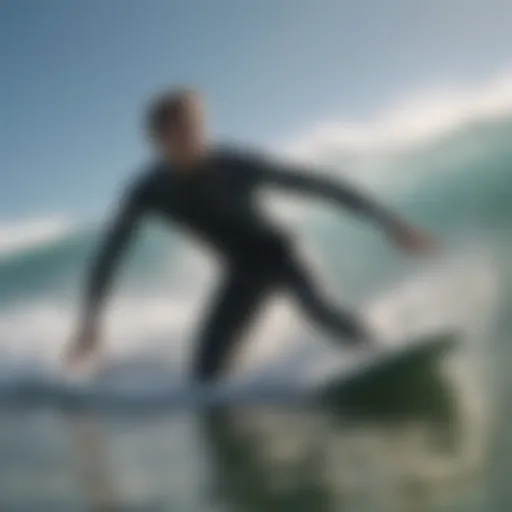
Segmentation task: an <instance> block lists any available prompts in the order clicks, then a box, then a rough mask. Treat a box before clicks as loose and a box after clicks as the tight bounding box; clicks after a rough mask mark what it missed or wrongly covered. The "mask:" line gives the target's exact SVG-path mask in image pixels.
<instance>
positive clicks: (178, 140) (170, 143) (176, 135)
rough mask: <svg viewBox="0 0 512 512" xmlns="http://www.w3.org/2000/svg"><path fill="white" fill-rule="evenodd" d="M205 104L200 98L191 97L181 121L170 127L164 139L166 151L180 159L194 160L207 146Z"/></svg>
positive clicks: (182, 113)
mask: <svg viewBox="0 0 512 512" xmlns="http://www.w3.org/2000/svg"><path fill="white" fill-rule="evenodd" d="M204 110H205V109H204V104H203V101H202V100H201V98H199V97H198V96H190V97H189V98H187V100H186V102H185V104H184V105H183V109H182V112H181V113H180V116H179V119H176V120H175V121H174V123H172V124H170V125H169V128H168V130H167V132H166V133H165V135H164V136H163V137H162V143H163V145H164V150H165V151H166V152H167V153H170V154H171V155H173V156H176V157H177V158H180V159H194V158H196V157H197V156H199V155H200V154H201V153H202V152H203V150H204V148H205V145H206V119H205V111H204Z"/></svg>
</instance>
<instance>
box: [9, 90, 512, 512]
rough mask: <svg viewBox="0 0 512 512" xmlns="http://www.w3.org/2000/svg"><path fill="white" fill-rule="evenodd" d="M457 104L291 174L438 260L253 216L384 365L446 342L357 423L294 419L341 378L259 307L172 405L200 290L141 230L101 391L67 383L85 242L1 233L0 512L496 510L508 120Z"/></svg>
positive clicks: (169, 251) (349, 356) (298, 335)
mask: <svg viewBox="0 0 512 512" xmlns="http://www.w3.org/2000/svg"><path fill="white" fill-rule="evenodd" d="M477 99H478V98H477ZM477 99H475V98H473V97H468V98H465V99H464V101H465V103H464V102H463V103H464V104H463V105H462V106H461V105H460V104H458V108H459V110H457V109H455V110H457V112H459V115H456V113H454V111H450V112H451V113H450V115H448V114H446V108H445V107H446V105H445V103H442V102H441V105H437V108H436V109H433V108H431V109H430V110H429V109H427V108H426V109H424V110H425V111H428V112H434V113H433V114H431V117H432V118H434V117H435V113H436V112H437V114H438V117H435V122H427V121H425V120H424V119H423V122H422V123H421V122H420V121H418V120H417V118H418V116H419V114H416V115H415V116H413V117H414V119H415V120H416V124H411V125H410V126H409V125H408V124H407V123H405V122H402V124H400V123H398V121H396V122H394V121H393V119H395V118H396V119H398V120H400V119H402V117H403V116H402V114H400V115H399V114H396V115H395V118H393V117H391V118H390V117H389V116H388V117H386V116H384V118H383V119H382V120H381V121H379V122H377V123H375V124H374V125H373V126H372V127H366V128H365V129H363V128H361V127H359V128H357V129H356V128H354V127H352V129H351V131H350V130H349V132H350V133H348V135H347V131H346V130H345V131H344V132H343V133H344V140H343V141H340V140H338V139H336V137H330V138H329V137H326V136H325V134H324V136H323V139H322V140H324V141H327V142H328V143H326V144H324V145H318V144H317V145H316V146H315V151H309V154H308V156H309V158H311V159H313V160H314V161H315V162H316V163H317V164H318V165H322V166H325V167H326V168H327V169H333V171H332V172H337V171H336V169H338V168H340V167H342V168H343V169H345V170H346V172H347V173H348V174H349V175H350V177H351V178H352V179H353V180H355V181H358V182H360V183H362V184H363V185H364V186H365V187H367V188H368V190H370V191H372V192H373V193H374V194H376V195H378V196H379V197H382V200H384V201H387V202H388V203H389V204H391V205H394V207H395V208H396V209H397V210H398V211H400V212H402V213H403V214H405V215H408V216H409V217H410V218H411V220H413V221H415V222H416V223H418V224H420V225H422V226H424V227H425V228H426V229H428V230H430V231H432V232H433V233H435V234H436V235H437V236H438V237H439V238H440V240H441V242H442V245H443V250H442V251H441V252H440V253H439V254H437V255H435V256H434V257H432V258H420V259H419V260H415V259H412V258H410V257H407V256H404V255H401V254H398V253H397V252H396V250H395V249H393V248H392V247H390V246H389V245H388V244H387V242H386V241H385V240H384V239H383V238H382V236H381V235H380V233H379V232H378V230H375V229H373V227H372V226H368V225H365V224H364V223H362V222H360V221H357V220H354V219H352V218H351V217H350V215H348V214H347V215H345V214H343V213H340V212H337V211H334V210H331V209H327V208H324V207H322V206H321V205H311V206H310V205H309V203H303V202H301V203H295V202H293V201H290V200H288V201H287V202H285V203H282V202H281V198H278V197H273V196H272V195H268V196H265V197H263V198H262V200H263V201H265V204H268V207H269V209H270V210H272V211H273V212H274V213H275V214H276V215H278V216H279V217H280V219H281V222H282V223H283V224H285V225H286V226H288V228H289V229H290V230H292V231H294V232H295V233H296V236H297V239H298V240H299V241H300V242H299V243H298V245H299V250H301V251H303V252H304V258H306V259H309V260H310V261H311V265H312V267H314V268H315V269H317V271H318V273H319V275H318V279H319V280H321V281H322V282H323V283H326V285H327V284H328V286H326V287H327V288H329V290H330V292H331V293H332V295H333V297H334V299H335V300H340V301H344V302H346V303H349V304H352V305H353V307H355V308H359V309H360V310H361V311H362V312H363V314H365V315H367V318H368V322H369V323H371V325H372V326H374V328H375V329H377V330H378V332H379V333H380V335H381V338H382V342H383V344H392V343H395V342H398V340H407V339H410V338H412V337H414V336H415V335H417V334H419V333H422V332H424V331H429V330H433V329H437V328H446V327H450V328H451V329H456V330H457V332H459V333H460V339H461V343H460V345H459V346H458V347H457V348H456V350H454V351H453V352H452V353H451V354H450V355H449V357H448V358H447V359H446V360H445V361H443V362H442V364H441V363H440V364H439V366H438V367H437V366H436V367H435V371H434V369H432V368H430V369H429V371H428V372H427V371H421V372H420V371H418V373H417V374H415V375H412V376H411V375H410V376H409V377H408V378H407V379H406V380H404V382H402V383H401V385H400V386H399V388H400V389H399V392H397V390H396V389H395V390H394V391H393V392H389V393H384V391H382V390H381V391H382V394H379V397H378V399H376V398H372V399H370V400H366V401H365V403H364V404H363V405H364V406H362V407H361V408H359V409H358V410H357V413H356V412H355V411H354V410H347V409H346V408H344V407H341V406H340V404H338V403H337V402H336V400H329V401H327V402H326V401H319V400H311V399H308V400H304V397H306V396H309V395H308V393H310V391H311V390H312V389H313V387H314V386H315V385H316V384H318V383H319V382H321V381H322V380H323V379H332V378H335V377H336V378H338V377H340V376H342V375H344V372H347V371H351V370H353V369H354V368H356V367H357V365H358V364H359V363H360V358H361V357H362V356H361V355H360V354H357V353H356V354H354V353H351V352H349V351H346V350H343V349H340V347H339V345H337V344H336V343H332V340H329V339H327V338H325V337H324V336H323V334H322V333H319V332H317V331H316V330H315V329H314V328H313V327H311V326H309V325H308V324H306V323H304V321H303V320H302V318H301V317H300V315H298V314H297V312H296V310H295V309H294V307H293V304H290V303H289V301H288V298H287V297H276V298H275V300H274V301H273V302H272V304H269V307H268V310H267V311H266V312H265V314H264V315H263V316H262V318H261V320H260V321H259V322H258V325H257V326H255V329H254V332H253V333H252V335H251V339H250V340H248V343H247V344H246V346H245V347H244V349H243V351H242V352H241V354H240V356H239V360H238V364H237V367H236V368H235V369H234V370H233V373H232V375H231V376H230V377H229V378H228V379H227V380H226V382H223V383H222V384H221V385H220V387H219V388H218V389H215V390H211V389H210V390H206V391H205V390H200V389H196V388H195V387H194V386H193V385H192V384H190V383H189V382H188V381H187V378H186V369H187V364H188V362H189V358H190V352H191V350H190V349H191V347H192V346H193V335H194V326H195V325H196V322H197V318H198V317H199V316H200V314H201V310H202V308H204V307H205V305H206V302H207V297H208V291H209V290H210V289H211V287H212V286H214V282H215V279H216V275H217V274H216V270H217V269H216V268H215V266H214V265H213V264H212V263H211V262H210V261H209V259H208V257H207V255H205V254H203V251H202V250H201V248H200V247H199V248H198V247H196V246H194V244H193V243H191V242H190V241H189V240H187V239H186V238H185V237H183V236H182V235H180V234H179V233H174V232H171V233H169V232H167V231H165V230H164V229H163V228H162V227H161V226H148V227H147V228H145V229H144V230H143V232H141V233H140V234H139V243H138V244H136V246H135V247H134V249H133V251H132V253H131V254H130V255H129V258H128V259H127V263H126V265H125V266H124V267H123V270H122V272H121V276H120V278H119V279H118V282H117V283H116V287H115V294H114V296H113V298H112V301H111V303H110V306H109V311H108V312H109V314H108V315H107V318H106V332H107V336H106V340H107V343H106V353H105V354H104V357H103V361H104V368H103V370H102V372H100V375H99V376H97V377H95V378H93V379H90V380H87V379H86V380H83V381H70V380H69V379H66V377H65V376H64V375H63V374H62V372H61V371H60V369H59V358H60V354H61V352H62V349H63V347H65V345H66V342H67V341H68V338H69V336H70V334H71V333H72V328H73V324H74V321H76V316H77V313H78V303H79V290H80V285H81V283H82V282H83V274H84V269H85V268H86V265H87V262H88V260H89V259H90V257H91V254H92V252H93V251H94V247H95V242H96V241H97V239H98V237H99V236H100V233H101V230H100V228H98V226H97V224H96V223H94V222H85V221H76V220H75V221H69V220H67V219H66V220H64V221H63V220H62V219H49V220H37V221H30V222H25V221H23V222H18V223H14V224H13V223H11V224H5V225H3V226H0V354H1V357H0V415H1V421H0V510H2V511H4V510H5V511H8V512H10V511H13V512H14V511H46V510H48V511H52V512H54V511H55V512H58V511H60V510H62V511H66V512H67V511H75V510H76V511H81V510H98V511H100V510H101V511H103V510H121V511H124V510H127V511H130V510H140V511H151V510H155V511H173V512H175V511H176V512H181V511H183V512H188V511H198V512H200V511H214V512H217V511H219V512H220V511H260V510H264V511H267V510H269V511H271V510H276V511H278V510H279V511H283V510H298V511H301V510H304V511H357V512H359V511H369V512H370V511H371V512H380V511H388V510H389V511H408V512H409V511H411V512H412V511H422V512H423V511H425V512H426V511H436V512H441V511H465V512H466V511H472V512H477V511H478V512H480V511H493V512H494V511H496V512H506V511H508V510H511V509H512V493H511V492H510V491H509V487H510V486H509V483H508V475H509V474H510V469H512V452H511V448H512V430H511V429H510V427H509V421H511V420H512V410H511V408H510V406H509V400H508V397H507V390H508V389H509V385H510V378H509V374H510V370H509V365H510V362H511V361H512V354H511V352H510V348H509V345H510V343H509V338H510V334H511V333H512V321H511V320H510V307H511V300H512V287H511V284H512V273H511V272H510V264H509V261H510V256H512V235H511V231H510V223H511V219H512V180H511V178H512V171H511V164H512V146H511V145H510V140H511V138H512V116H511V115H508V114H507V112H508V111H507V110H506V109H505V108H504V106H503V104H501V103H499V102H498V101H494V102H493V101H484V100H483V99H479V100H478V101H477ZM432 106H433V105H430V107H432ZM442 108H444V110H443V109H442ZM442 112H444V113H445V115H441V113H442ZM460 112H465V115H460ZM423 113H424V112H423ZM401 116H402V117H401ZM402 121H403V119H402ZM386 126H388V131H385V127H386ZM400 126H402V128H403V126H405V129H401V131H400V130H399V129H398V127H400ZM418 126H419V127H420V128H421V129H419V128H418ZM413 128H418V129H416V130H415V129H413ZM427 128H428V129H427ZM398 132H400V133H401V134H402V136H401V137H399V136H398V135H397V133H398ZM383 134H384V135H386V136H383ZM331 139H332V140H331ZM345 139H346V140H345ZM305 147H306V146H305V145H303V146H301V148H302V149H304V148H305ZM309 149H311V148H308V150H309Z"/></svg>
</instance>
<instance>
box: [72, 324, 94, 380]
mask: <svg viewBox="0 0 512 512" xmlns="http://www.w3.org/2000/svg"><path fill="white" fill-rule="evenodd" d="M98 348H99V335H98V332H97V329H96V326H95V325H94V324H92V323H86V324H85V326H84V327H83V328H82V329H81V330H80V332H79V334H78V336H77V337H76V338H75V339H74V340H73V342H72V345H71V347H70V349H69V350H68V352H67V354H66V356H65V365H66V367H67V369H69V370H70V371H71V372H73V373H75V372H79V373H81V372H82V371H83V370H84V369H86V368H87V367H88V366H89V365H90V363H91V359H93V358H94V357H95V356H96V354H97V351H98Z"/></svg>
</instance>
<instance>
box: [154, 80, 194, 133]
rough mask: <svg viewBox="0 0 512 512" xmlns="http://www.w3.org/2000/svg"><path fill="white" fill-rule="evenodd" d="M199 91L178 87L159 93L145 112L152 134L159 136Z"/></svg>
mask: <svg viewBox="0 0 512 512" xmlns="http://www.w3.org/2000/svg"><path fill="white" fill-rule="evenodd" d="M197 97H199V93H198V92H197V91H196V90H194V89H191V88H189V87H179V88H175V89H171V90H168V91H165V92H163V93H161V94H159V95H158V96H157V97H156V98H154V99H153V101H152V102H151V104H150V106H149V109H148V114H147V128H148V130H149V133H150V134H151V135H152V136H159V135H162V134H163V133H164V131H165V130H166V128H167V127H168V126H169V125H170V124H171V125H172V124H173V123H175V122H176V121H178V120H179V119H180V118H181V117H182V116H183V113H184V112H185V110H186V108H187V104H188V103H189V101H190V100H191V99H194V98H197Z"/></svg>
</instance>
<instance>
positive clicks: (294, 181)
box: [253, 161, 400, 230]
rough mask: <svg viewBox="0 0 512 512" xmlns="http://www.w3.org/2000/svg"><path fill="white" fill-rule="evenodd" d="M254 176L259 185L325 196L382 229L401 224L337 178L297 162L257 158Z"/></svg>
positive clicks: (360, 192)
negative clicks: (286, 162)
mask: <svg viewBox="0 0 512 512" xmlns="http://www.w3.org/2000/svg"><path fill="white" fill-rule="evenodd" d="M253 176H254V177H255V179H256V181H257V182H259V183H260V184H262V185H270V186H272V187H276V188H282V189H286V190H292V191H294V192H298V193H302V194H309V195H314V196H318V197H320V198H323V199H326V200H328V201H329V202H333V203H335V204H336V205H338V206H341V207H343V208H346V209H349V210H351V211H352V212H354V213H356V214H358V215H362V216H364V217H367V218H369V219H372V220H374V221H376V222H377V223H379V224H380V225H382V226H383V227H384V228H385V229H390V230H393V229H395V227H397V226H398V224H400V221H399V219H398V216H397V215H395V214H394V213H392V212H391V211H390V210H388V209H387V208H385V207H384V206H382V205H381V204H379V203H378V202H377V201H375V200H374V199H373V198H371V197H370V196H369V195H367V194H365V193H363V192H362V191H360V190H358V189H357V188H356V187H354V186H352V185H349V184H348V183H346V182H345V181H343V180H342V179H339V178H332V177H329V176H326V175H320V174H318V173H317V172H313V171H310V170H308V169H305V168H301V167H299V166H293V165H290V164H280V163H275V162H268V161H260V162H259V163H258V164H257V166H256V168H255V169H254V173H253Z"/></svg>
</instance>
